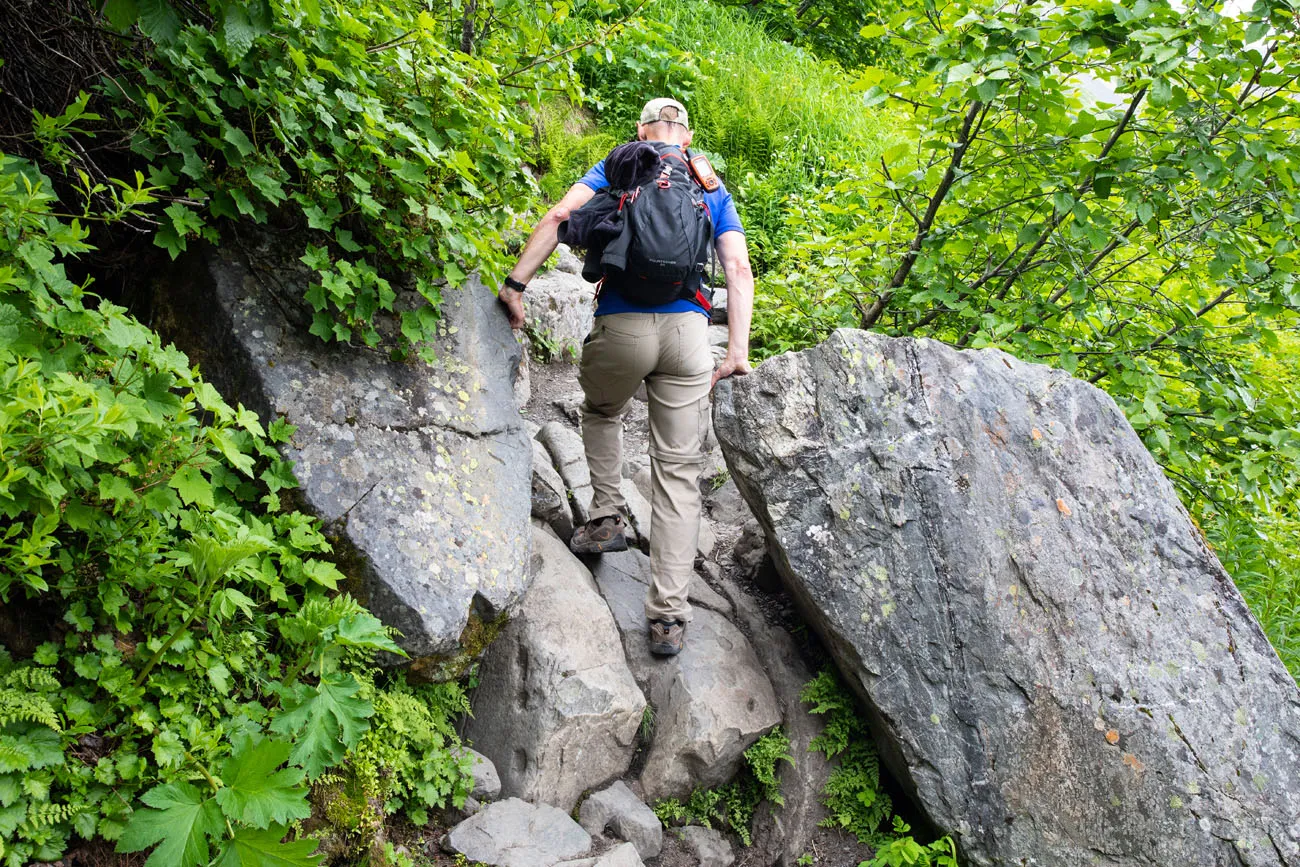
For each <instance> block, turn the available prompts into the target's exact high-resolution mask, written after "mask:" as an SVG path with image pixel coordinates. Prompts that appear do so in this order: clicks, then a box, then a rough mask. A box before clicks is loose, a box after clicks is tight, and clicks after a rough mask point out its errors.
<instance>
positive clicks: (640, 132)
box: [636, 123, 645, 141]
mask: <svg viewBox="0 0 1300 867" xmlns="http://www.w3.org/2000/svg"><path fill="white" fill-rule="evenodd" d="M636 140H637V141H645V124H643V123H639V124H637V125H636Z"/></svg>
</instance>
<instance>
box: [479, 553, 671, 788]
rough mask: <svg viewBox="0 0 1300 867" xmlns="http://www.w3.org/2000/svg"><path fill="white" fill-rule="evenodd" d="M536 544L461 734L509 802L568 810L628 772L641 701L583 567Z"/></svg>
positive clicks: (606, 614)
mask: <svg viewBox="0 0 1300 867" xmlns="http://www.w3.org/2000/svg"><path fill="white" fill-rule="evenodd" d="M533 546H534V549H533V550H534V554H533V570H534V573H535V577H534V579H533V584H532V586H531V587H530V588H529V590H528V595H527V596H526V597H525V598H524V602H523V604H522V605H521V606H520V609H519V613H518V614H517V615H516V616H515V617H514V619H512V620H511V621H510V623H509V624H508V625H507V626H506V628H505V629H504V630H502V632H501V634H500V635H499V636H498V637H497V639H496V641H494V642H493V643H492V646H491V647H490V648H488V652H487V654H486V656H485V657H484V659H483V665H482V668H481V669H480V672H479V687H478V689H477V690H476V691H475V693H474V716H473V717H472V718H471V719H470V721H469V724H468V726H467V727H466V735H467V736H468V738H469V739H470V741H471V742H472V743H473V744H474V748H475V749H477V750H478V751H479V752H481V753H483V754H484V755H486V756H487V757H488V758H490V759H492V761H493V762H495V763H496V767H497V772H498V773H499V774H500V775H501V785H502V791H503V792H504V793H505V794H506V795H507V796H514V797H521V798H525V799H528V800H531V801H544V802H546V803H548V804H553V805H554V806H556V807H559V808H561V809H563V810H570V809H572V808H573V805H574V804H575V803H577V801H578V798H579V797H580V796H581V795H582V793H583V792H584V791H586V790H587V789H591V788H594V787H596V786H600V785H602V784H604V783H607V782H609V781H610V780H611V779H613V778H615V777H618V776H620V775H621V774H622V773H623V772H624V771H626V770H627V768H628V765H629V764H630V763H631V760H632V750H633V746H634V741H635V739H636V733H637V729H638V727H639V726H640V725H641V713H642V711H644V710H645V696H643V695H642V694H641V691H640V690H639V689H637V685H636V681H634V680H633V679H632V673H631V672H630V671H629V670H628V666H627V663H626V662H625V660H624V658H623V648H622V645H621V644H620V643H619V636H618V630H617V629H616V628H615V626H614V620H613V618H612V617H611V616H610V612H609V608H608V607H607V606H606V605H605V602H604V601H603V600H602V599H601V598H600V594H599V593H597V592H596V585H595V583H594V582H593V581H592V579H591V574H590V573H589V572H588V571H587V569H586V567H584V566H583V565H582V564H581V563H580V562H578V560H577V558H575V557H574V556H573V555H572V554H570V553H569V550H568V548H567V547H566V546H565V545H564V543H563V542H560V541H559V540H558V539H556V538H555V537H553V536H551V535H550V534H549V533H546V532H542V531H536V532H534V534H533Z"/></svg>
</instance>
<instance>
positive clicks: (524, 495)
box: [156, 243, 531, 676]
mask: <svg viewBox="0 0 1300 867" xmlns="http://www.w3.org/2000/svg"><path fill="white" fill-rule="evenodd" d="M236 250H237V248H236V247H234V246H233V245H232V246H226V247H223V248H221V249H217V250H214V249H210V248H208V249H205V250H203V251H201V252H198V253H195V254H193V255H192V256H191V257H189V258H188V259H187V260H185V262H184V265H185V267H184V269H183V273H184V274H185V276H186V278H187V279H188V285H187V286H186V287H185V289H184V290H183V291H181V290H177V289H175V287H171V291H166V292H161V293H159V296H158V299H157V301H158V303H159V307H158V309H157V310H156V320H157V322H158V326H159V328H160V330H162V331H164V332H165V333H167V334H168V335H169V336H171V337H173V338H174V339H176V340H177V342H178V343H180V344H181V346H182V348H184V349H185V350H186V351H188V352H190V353H191V355H192V357H193V358H194V359H195V360H196V361H199V362H200V363H201V364H202V366H203V369H204V372H205V374H206V375H207V376H208V378H209V379H210V380H211V381H212V382H213V383H215V384H216V385H217V387H218V388H219V389H220V390H221V391H222V392H223V393H224V394H225V396H226V397H227V398H228V399H230V400H232V401H235V400H237V401H240V402H242V403H244V404H245V405H247V406H248V407H250V408H252V409H254V410H256V411H257V412H258V413H259V414H260V415H261V417H262V419H263V421H264V422H265V423H270V421H271V420H272V419H275V418H283V419H285V420H286V421H288V422H289V423H291V424H293V425H294V426H295V427H296V428H297V431H296V432H295V433H294V435H293V436H292V437H291V438H290V439H289V441H288V442H287V443H285V444H284V446H283V447H282V450H283V452H284V454H285V457H286V458H288V459H290V460H292V461H293V462H294V464H295V467H294V471H295V473H296V474H297V477H298V480H299V482H300V483H301V491H300V495H301V497H302V499H303V501H304V504H305V506H306V507H307V508H308V509H310V510H311V511H313V512H315V513H316V514H318V515H319V516H320V517H321V518H322V519H324V521H325V525H326V530H327V532H328V533H329V534H330V535H331V536H332V537H334V538H335V539H336V540H337V542H338V543H339V544H340V547H341V549H342V551H343V552H344V554H345V559H346V563H347V564H348V566H349V567H350V568H348V569H347V571H349V572H350V573H351V574H350V577H352V578H353V579H354V580H355V581H356V586H354V587H353V588H351V589H353V590H354V591H356V593H357V595H358V596H360V597H361V598H362V599H363V601H364V602H365V603H366V604H367V605H368V606H369V607H370V610H371V611H373V612H374V613H375V614H376V615H378V616H379V617H380V618H381V619H382V620H383V621H384V623H385V624H387V625H389V626H395V627H397V628H398V629H400V630H401V632H402V638H401V640H400V643H401V645H402V647H403V648H404V649H405V650H406V651H407V652H408V653H409V654H410V655H411V656H412V657H413V658H414V659H415V660H416V667H417V669H419V670H422V671H425V672H426V673H428V674H430V675H432V676H436V675H439V674H455V673H456V671H455V670H454V667H453V668H452V669H450V670H448V668H447V667H445V666H443V665H441V664H440V663H441V662H443V661H450V662H454V661H455V660H456V658H458V657H460V656H463V655H462V654H461V650H462V646H461V644H462V643H461V636H462V633H465V632H467V631H468V632H469V633H471V634H472V635H473V636H474V637H476V638H481V637H482V633H483V632H484V629H483V628H482V627H483V624H484V623H489V624H490V623H491V622H492V621H495V620H496V619H497V618H498V617H499V616H500V615H501V614H502V613H504V612H505V611H506V610H507V609H509V608H510V607H511V606H512V605H513V604H514V603H515V602H517V601H518V599H519V598H520V597H521V595H522V594H523V591H524V589H525V586H526V576H527V570H526V569H525V568H524V567H525V564H526V557H527V551H528V539H529V534H530V530H529V524H528V516H529V510H530V508H529V507H530V491H529V473H528V467H529V462H530V459H531V446H530V444H529V442H528V438H527V436H526V434H525V432H524V430H523V426H522V423H521V420H520V416H519V411H518V409H517V408H516V406H515V402H514V397H513V393H512V385H513V382H514V380H515V375H516V372H517V370H518V365H519V359H520V350H519V346H518V344H517V343H516V341H515V338H514V335H513V334H512V332H511V331H510V328H509V325H508V324H507V322H506V320H505V317H504V316H503V314H502V311H501V310H500V308H499V305H498V304H497V301H496V298H495V296H494V295H493V294H492V293H491V292H490V291H488V290H487V289H485V288H484V287H483V286H482V285H481V284H480V283H479V282H478V281H477V280H476V279H471V280H470V281H469V282H468V283H467V284H466V286H465V287H464V288H463V289H451V288H444V289H443V290H442V294H443V303H442V321H441V322H440V323H439V325H438V334H439V337H438V339H437V341H436V345H435V347H434V348H435V350H436V353H437V361H436V362H435V363H433V364H431V365H426V364H422V363H419V362H416V361H410V362H398V361H393V360H391V359H390V358H389V354H388V353H387V352H385V351H376V350H368V349H364V348H361V347H355V346H349V345H346V344H339V343H331V344H326V343H322V342H321V341H320V340H318V339H317V338H315V337H313V336H311V335H310V334H308V333H307V325H308V324H309V322H310V317H309V315H308V316H307V318H306V319H305V320H304V318H303V317H304V315H306V314H304V311H303V309H302V295H303V292H304V291H305V289H306V286H307V284H308V282H310V280H311V279H312V275H311V274H310V273H308V272H306V271H305V270H304V269H303V268H302V267H301V266H300V265H298V263H296V262H295V261H293V260H292V259H291V258H289V257H288V256H287V255H286V254H285V253H284V251H282V250H279V251H277V250H276V249H275V248H274V247H273V245H270V244H269V243H268V244H266V245H265V246H263V247H261V248H257V249H255V250H254V253H255V254H256V255H257V256H258V257H260V258H259V261H258V265H257V267H250V265H249V262H248V260H247V259H246V258H245V256H244V255H243V254H242V253H240V252H237V251H236ZM181 270H182V269H178V273H180V272H181ZM409 303H410V298H409V293H402V294H401V295H399V304H409ZM309 312H310V311H307V314H309ZM380 324H381V330H384V331H385V332H386V333H387V332H389V331H392V330H393V329H394V328H395V326H394V325H393V324H392V323H391V322H384V321H381V323H380ZM471 615H472V616H473V618H474V619H475V620H476V621H479V622H473V623H472V622H471ZM467 628H468V630H467ZM471 649H474V648H471Z"/></svg>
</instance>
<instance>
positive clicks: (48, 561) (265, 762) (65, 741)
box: [0, 155, 464, 867]
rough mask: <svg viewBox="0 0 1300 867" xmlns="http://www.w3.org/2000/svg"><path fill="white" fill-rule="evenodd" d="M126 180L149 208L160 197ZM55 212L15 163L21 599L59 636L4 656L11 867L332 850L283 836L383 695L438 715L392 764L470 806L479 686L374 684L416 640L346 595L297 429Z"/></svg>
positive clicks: (11, 588) (14, 387) (14, 458)
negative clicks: (88, 856)
mask: <svg viewBox="0 0 1300 867" xmlns="http://www.w3.org/2000/svg"><path fill="white" fill-rule="evenodd" d="M121 189H122V190H123V191H125V192H124V193H123V195H125V196H129V198H130V199H132V200H133V202H134V204H133V205H132V206H131V207H132V208H134V207H143V206H146V205H148V204H149V203H150V199H151V197H152V195H153V192H154V191H153V190H151V189H150V188H148V187H147V186H145V185H144V184H143V182H142V180H141V179H139V178H137V181H136V184H135V185H134V186H130V187H127V186H123V187H121ZM57 207H58V204H57V202H56V201H55V198H54V196H53V195H52V193H51V192H50V189H49V184H48V182H47V180H46V179H45V178H44V177H42V176H41V175H40V174H39V173H38V172H37V171H36V170H35V169H34V167H32V166H31V165H30V164H28V163H24V162H22V161H19V160H15V159H13V158H10V157H6V156H2V155H0V406H4V407H5V410H4V412H2V413H0V454H2V455H3V477H0V515H3V524H2V525H0V526H3V532H0V564H2V567H0V601H3V602H4V603H5V604H6V605H7V606H10V608H11V610H19V609H21V610H23V611H24V612H26V616H28V617H29V618H30V621H31V622H30V623H29V624H28V629H27V632H28V633H31V634H35V635H36V640H35V641H34V642H33V643H32V645H31V646H27V647H25V648H24V649H23V652H22V654H21V655H19V654H17V653H15V652H13V648H11V649H9V650H5V649H2V648H0V847H3V850H2V852H0V857H3V859H4V861H3V863H4V864H5V865H6V867H20V865H25V864H27V863H29V862H30V861H32V860H34V859H40V860H53V859H56V858H58V857H59V856H60V855H61V854H62V852H63V851H64V849H65V848H66V846H67V845H68V843H69V840H70V839H71V837H72V835H74V834H75V835H77V836H79V837H81V838H84V839H91V838H94V837H101V838H104V839H107V840H110V841H117V845H118V847H119V849H121V850H122V851H126V852H131V851H141V850H144V849H148V848H150V847H155V845H156V848H154V849H153V852H152V854H151V855H150V856H149V860H148V862H147V863H148V865H149V867H161V865H166V867H176V865H179V867H190V865H199V864H204V865H206V864H207V863H208V862H209V860H211V859H213V858H216V859H218V860H219V863H222V864H234V863H242V864H258V863H273V862H274V863H282V864H284V865H292V864H304V865H305V864H316V863H317V862H318V860H319V859H318V858H316V857H315V856H312V855H311V854H310V853H311V851H312V850H313V849H314V848H315V846H316V842H315V841H314V840H309V839H300V840H296V841H292V842H287V843H282V842H281V841H282V840H283V839H284V838H285V836H286V833H288V829H289V827H290V826H291V825H292V824H293V823H295V822H297V821H299V820H301V819H303V818H305V817H306V816H307V815H308V813H309V811H310V808H309V805H308V800H307V795H308V787H307V783H308V782H310V781H311V780H313V779H318V778H319V777H321V776H322V774H323V773H324V772H325V771H326V769H327V768H330V767H332V766H336V765H338V764H340V763H342V762H343V761H344V760H345V759H346V757H347V755H348V753H349V751H350V750H353V749H357V748H359V747H360V745H361V741H362V738H363V737H364V736H365V735H366V733H367V732H368V731H370V730H371V725H372V718H373V717H374V716H375V714H376V707H378V708H379V712H380V713H382V714H386V716H385V717H384V719H385V722H386V724H393V721H392V719H391V717H392V716H393V715H394V711H393V708H394V706H395V705H398V704H400V705H401V707H403V708H404V710H403V711H402V713H403V714H404V715H405V716H404V718H407V719H410V718H411V716H410V715H412V714H415V713H416V712H417V711H419V712H420V713H421V714H422V715H421V716H418V717H415V718H416V719H418V720H419V722H420V724H421V725H425V726H428V727H429V728H428V730H420V731H412V732H409V736H407V737H405V738H393V739H391V741H390V746H392V747H393V748H397V747H398V746H404V748H405V749H406V750H407V754H406V758H407V760H406V761H405V762H401V761H398V757H396V756H394V755H391V754H383V755H378V756H374V757H372V760H371V765H372V767H375V768H377V769H376V770H375V771H374V772H373V773H374V774H376V775H379V774H392V775H393V780H394V783H393V789H394V791H401V792H403V793H406V792H407V791H408V789H409V790H410V791H411V792H412V793H413V795H411V797H413V798H417V799H422V800H421V802H422V803H424V804H434V803H441V802H442V801H440V800H439V799H440V798H443V796H444V793H445V795H446V796H447V797H446V798H445V799H444V800H447V799H450V798H454V797H455V793H456V792H457V791H458V788H463V786H464V783H463V782H462V781H461V779H460V777H459V774H461V773H462V770H463V768H462V766H461V764H460V763H459V762H458V761H456V760H455V759H452V758H448V757H444V756H443V755H442V754H441V753H437V754H436V755H431V754H430V753H431V751H432V750H434V748H435V747H436V748H438V749H445V748H446V747H447V746H448V744H450V743H451V739H452V738H453V737H454V734H453V733H451V731H450V728H449V725H448V723H447V716H448V715H449V714H451V713H454V712H456V709H457V708H458V707H461V706H463V696H462V697H461V699H459V700H457V699H456V698H455V696H456V695H457V693H455V691H454V688H452V687H445V688H443V689H442V690H441V691H439V690H437V689H431V690H430V691H426V692H424V693H420V696H421V699H422V700H421V701H419V702H413V697H414V696H415V693H413V692H412V691H411V690H409V689H407V688H406V687H405V686H404V685H402V684H400V683H398V684H396V685H395V686H394V687H392V688H391V690H384V689H376V688H374V687H373V686H372V685H371V681H370V677H371V675H370V672H371V671H372V657H373V654H374V653H375V652H377V651H386V652H389V653H399V654H400V653H401V651H400V649H399V648H398V647H397V646H396V645H395V644H394V643H393V641H392V639H391V638H390V636H389V635H388V633H387V631H386V630H385V629H384V628H383V626H382V625H381V624H380V623H379V621H378V620H377V619H376V618H375V617H374V616H373V615H371V614H369V613H368V612H367V611H365V609H363V608H362V607H361V606H360V605H358V604H357V603H356V602H355V601H353V600H352V599H351V598H349V597H348V596H346V595H335V594H336V591H337V584H338V580H339V578H341V577H342V576H341V575H340V573H339V572H338V570H337V569H336V568H335V567H334V566H333V565H332V564H331V563H330V562H329V560H328V559H326V557H327V556H328V554H329V545H328V543H327V542H326V540H325V538H324V537H323V536H322V535H321V533H320V531H319V527H318V522H317V521H315V520H314V519H312V518H309V517H308V516H306V515H304V514H301V513H299V512H295V511H291V510H286V509H284V508H283V507H282V503H281V496H280V495H281V494H282V492H284V491H285V489H287V488H291V487H292V486H294V485H295V484H296V482H295V481H294V478H293V473H292V469H291V467H290V466H289V465H288V464H287V463H286V462H284V461H283V460H282V459H281V458H280V456H279V453H278V452H277V451H276V449H275V447H274V441H276V440H284V439H286V438H287V437H288V436H290V435H291V434H292V432H293V429H292V427H291V426H289V425H287V424H285V423H284V422H282V421H279V420H277V421H275V422H274V423H272V424H271V426H270V429H269V432H268V431H267V430H264V429H263V426H262V424H261V422H260V421H259V420H258V418H257V416H256V415H255V414H253V413H252V412H250V411H248V410H246V409H244V408H243V407H231V406H229V405H228V404H227V403H226V402H225V401H224V400H222V399H221V397H220V396H219V395H218V394H217V392H216V391H215V390H214V389H213V388H212V386H211V385H209V384H208V383H206V382H204V381H203V380H202V379H201V378H200V377H199V376H198V375H197V373H196V372H195V371H194V370H192V369H191V368H190V367H189V365H188V362H187V360H186V358H185V356H184V355H183V354H181V353H180V352H178V351H177V350H176V349H175V348H173V347H164V346H163V345H162V344H161V342H160V341H159V339H158V337H157V335H155V334H153V333H152V332H151V331H149V330H148V329H147V328H145V327H144V326H142V325H141V324H140V323H139V322H137V321H136V320H135V319H133V318H132V317H130V316H129V315H128V314H127V313H126V312H125V311H124V310H123V309H122V308H120V307H118V306H116V305H114V304H111V303H109V302H107V301H103V300H100V299H98V298H96V297H95V296H94V295H92V294H91V293H90V292H89V291H88V290H87V285H86V284H85V283H77V282H74V281H73V280H71V279H69V277H68V275H67V272H66V270H65V267H64V265H63V263H62V261H61V260H62V259H64V258H66V257H69V256H75V255H78V254H81V253H84V252H86V251H87V250H88V249H89V247H88V245H87V243H86V233H87V232H86V227H85V225H84V224H83V223H81V222H79V221H77V220H74V221H72V222H71V223H68V222H64V221H63V220H61V219H59V217H58V216H56V208H57ZM128 210H129V208H128ZM93 216H94V215H92V217H93ZM118 216H120V214H118V215H109V216H108V217H106V219H115V218H117V217H118ZM458 702H459V703H458ZM412 756H414V757H415V758H414V759H412V758H411V757H412ZM439 759H445V760H444V761H438V760H439ZM390 761H391V763H392V764H391V765H383V768H382V770H380V769H378V768H379V763H382V762H390ZM422 786H424V787H426V788H421V787H422ZM430 786H431V787H432V788H427V787H430ZM276 858H279V859H281V860H280V861H274V859H276ZM266 859H272V860H270V861H268V860H266Z"/></svg>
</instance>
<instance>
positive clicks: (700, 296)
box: [695, 289, 713, 313]
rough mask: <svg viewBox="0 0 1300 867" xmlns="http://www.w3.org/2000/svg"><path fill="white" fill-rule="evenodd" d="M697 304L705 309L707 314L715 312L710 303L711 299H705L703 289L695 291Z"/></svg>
mask: <svg viewBox="0 0 1300 867" xmlns="http://www.w3.org/2000/svg"><path fill="white" fill-rule="evenodd" d="M695 303H696V304H698V305H700V306H701V307H703V308H704V312H705V313H712V312H713V305H712V304H710V303H709V299H707V298H705V297H704V290H703V289H696V290H695Z"/></svg>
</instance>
